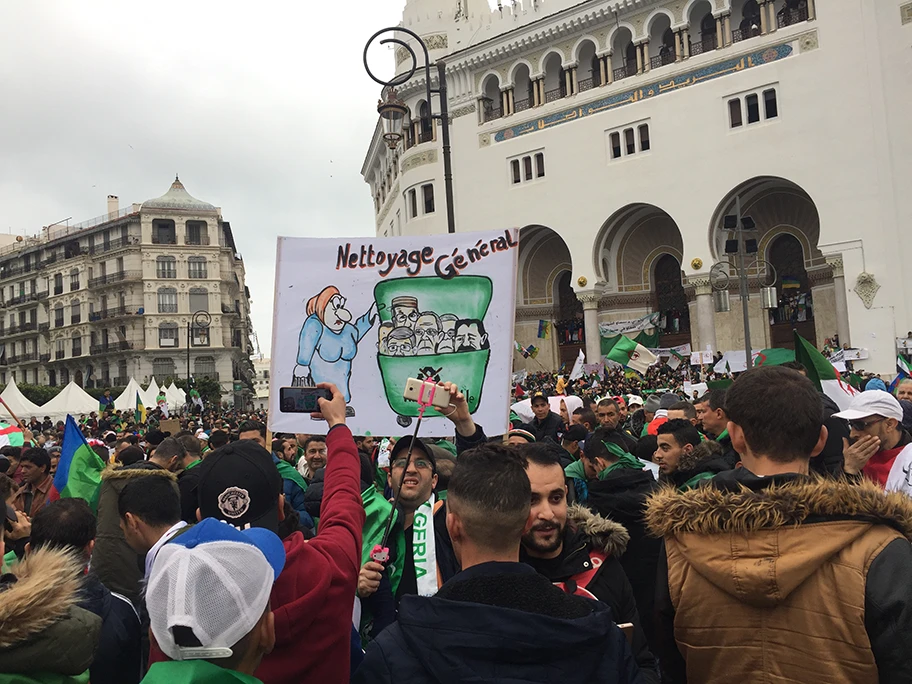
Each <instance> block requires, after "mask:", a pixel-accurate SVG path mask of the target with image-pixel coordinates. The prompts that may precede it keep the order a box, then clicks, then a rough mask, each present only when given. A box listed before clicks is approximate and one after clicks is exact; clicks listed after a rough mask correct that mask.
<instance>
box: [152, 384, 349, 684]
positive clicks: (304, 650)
mask: <svg viewBox="0 0 912 684" xmlns="http://www.w3.org/2000/svg"><path fill="white" fill-rule="evenodd" d="M319 387H321V388H323V389H328V390H330V391H331V392H332V396H333V399H332V401H326V400H325V399H320V400H319V404H320V411H321V413H320V414H314V416H313V417H315V418H318V419H323V420H326V422H327V423H328V424H329V432H328V434H327V436H326V446H327V450H328V452H329V457H328V465H327V466H326V477H325V480H324V482H325V485H324V494H323V505H322V508H321V516H320V532H319V534H318V535H317V536H316V537H314V538H313V539H311V540H310V541H305V540H304V536H303V535H302V534H301V533H300V532H297V531H296V532H293V533H292V534H291V535H289V536H287V537H286V538H285V539H284V540H283V544H284V546H285V558H286V560H285V567H284V569H283V570H282V573H281V574H280V575H279V578H278V579H277V580H276V582H275V585H274V587H273V589H272V595H271V596H270V606H271V608H272V612H273V614H274V616H275V636H276V641H275V648H274V649H273V651H272V653H270V654H268V655H266V656H265V657H264V658H263V661H262V663H261V664H260V666H259V668H257V671H256V676H257V678H259V679H260V680H261V681H262V682H263V683H264V684H299V683H300V682H303V681H308V682H320V683H321V684H347V683H348V681H349V675H350V672H349V671H350V669H351V668H350V666H349V657H350V648H351V635H352V606H353V603H354V599H355V590H356V588H357V584H358V572H359V570H360V569H361V529H362V527H363V526H364V508H363V505H362V503H361V485H360V475H361V461H360V459H359V457H358V449H357V447H356V446H355V442H354V440H353V439H352V434H351V431H350V430H349V429H348V427H346V426H345V397H344V395H343V394H342V393H341V392H340V391H339V390H338V389H337V388H336V387H335V386H334V385H330V384H321V385H319ZM198 468H199V470H200V480H199V488H198V494H199V511H197V515H198V517H199V518H200V519H203V518H207V517H212V518H217V519H219V520H223V521H225V522H227V523H229V524H231V525H234V526H235V527H239V528H241V529H244V528H247V527H262V528H266V529H269V530H272V531H273V532H278V528H279V522H281V521H282V520H283V519H284V514H283V510H284V503H285V502H284V496H283V495H282V480H281V477H279V474H278V471H277V470H276V468H275V465H274V464H273V462H272V456H271V454H270V453H269V452H268V451H266V449H264V448H263V447H261V446H259V445H258V444H257V443H256V442H253V441H249V440H243V441H238V442H234V443H232V444H229V445H226V446H224V447H222V448H221V449H219V452H218V454H216V455H214V456H213V457H212V458H208V459H205V460H204V461H203V463H202V464H201V465H199V466H198ZM163 659H164V658H163V656H161V655H160V651H158V649H157V648H156V647H155V645H154V644H153V655H152V659H151V660H152V662H155V661H156V660H163Z"/></svg>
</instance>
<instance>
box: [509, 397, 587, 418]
mask: <svg viewBox="0 0 912 684" xmlns="http://www.w3.org/2000/svg"><path fill="white" fill-rule="evenodd" d="M561 399H563V400H564V402H565V403H566V404H567V412H568V413H569V414H570V415H571V416H572V415H573V412H574V411H576V409H578V408H582V407H583V400H582V399H581V398H579V397H576V396H568V397H548V403H549V404H551V410H552V411H554V413H556V414H557V415H560V403H561ZM510 408H511V409H513V411H514V412H515V413H516V415H517V416H519V417H520V418H521V419H522V421H523V422H524V423H531V422H532V420H533V419H534V418H535V414H534V413H532V399H531V398H530V399H523V400H522V401H519V402H517V403H515V404H513V406H511V407H510Z"/></svg>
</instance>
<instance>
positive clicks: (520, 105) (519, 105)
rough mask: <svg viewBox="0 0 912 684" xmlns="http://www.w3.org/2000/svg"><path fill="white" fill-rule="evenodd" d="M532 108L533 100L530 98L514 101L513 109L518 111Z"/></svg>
mask: <svg viewBox="0 0 912 684" xmlns="http://www.w3.org/2000/svg"><path fill="white" fill-rule="evenodd" d="M531 108H532V100H530V99H525V100H516V102H514V103H513V111H515V112H517V113H519V112H524V111H526V110H527V109H531Z"/></svg>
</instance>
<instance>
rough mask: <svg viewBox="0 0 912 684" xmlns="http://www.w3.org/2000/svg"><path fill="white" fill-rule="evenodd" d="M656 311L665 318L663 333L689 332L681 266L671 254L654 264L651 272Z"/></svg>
mask: <svg viewBox="0 0 912 684" xmlns="http://www.w3.org/2000/svg"><path fill="white" fill-rule="evenodd" d="M653 273H654V276H653V281H654V282H653V286H654V289H655V296H656V310H657V311H659V312H661V314H662V316H663V317H664V318H665V329H664V330H663V332H665V333H666V334H669V335H674V334H677V333H685V332H689V331H690V309H689V308H688V306H687V294H686V293H685V292H684V285H683V284H682V283H681V264H680V263H679V262H678V260H677V259H675V258H674V257H673V256H672V255H671V254H665V255H664V256H662V257H660V258H659V260H658V261H657V262H656V265H655V270H654V271H653Z"/></svg>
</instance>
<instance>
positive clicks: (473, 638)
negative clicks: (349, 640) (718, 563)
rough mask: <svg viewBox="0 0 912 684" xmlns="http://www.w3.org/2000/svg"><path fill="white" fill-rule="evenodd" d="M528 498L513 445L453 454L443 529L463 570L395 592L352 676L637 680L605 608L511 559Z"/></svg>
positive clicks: (370, 679)
mask: <svg viewBox="0 0 912 684" xmlns="http://www.w3.org/2000/svg"><path fill="white" fill-rule="evenodd" d="M531 496H532V492H531V488H530V485H529V479H528V477H527V476H526V473H525V461H524V459H523V458H522V457H521V456H519V455H518V454H517V453H516V452H515V451H513V450H512V449H509V448H507V447H504V446H501V445H495V444H488V445H484V446H481V447H478V448H476V449H472V450H470V451H467V452H466V453H464V454H462V455H460V456H459V460H458V463H457V465H456V470H455V472H454V473H453V477H452V479H451V480H450V488H449V494H448V497H447V508H448V511H447V529H448V530H449V533H450V537H451V539H452V541H453V547H454V549H455V552H456V555H457V557H458V559H459V561H460V564H461V567H462V568H463V570H462V572H460V573H459V574H458V575H456V576H455V577H453V578H452V579H451V580H449V581H448V582H447V583H446V584H444V585H443V587H441V588H440V590H439V591H438V592H437V595H436V596H432V597H428V598H425V597H419V596H405V597H403V599H402V602H401V603H400V606H399V619H398V622H397V623H396V624H394V625H391V626H390V627H389V628H387V629H386V630H385V631H384V632H382V633H381V634H380V636H379V637H378V638H377V639H376V640H375V641H373V642H372V643H371V644H370V646H368V649H367V653H366V655H365V658H364V663H363V664H362V665H361V667H360V668H359V669H358V671H357V672H356V673H355V675H354V677H353V679H352V681H353V682H355V683H356V684H367V683H370V684H375V683H385V682H409V683H410V684H421V683H423V682H428V683H430V682H441V681H452V682H456V681H468V680H469V679H472V680H475V681H481V680H494V679H497V680H499V681H506V680H507V679H509V680H511V681H523V682H553V681H558V680H560V681H562V682H566V683H567V684H574V683H575V682H580V683H582V682H586V683H588V682H617V683H619V684H628V683H630V682H639V681H641V680H640V675H639V671H638V668H637V665H636V663H635V662H634V660H633V657H632V655H631V653H630V647H629V646H628V645H627V641H626V639H625V638H624V636H623V634H622V633H621V631H620V630H619V629H618V628H617V626H616V625H615V624H614V622H613V620H612V616H611V611H610V610H609V609H608V608H607V607H606V606H604V605H603V604H601V603H599V602H594V601H590V600H587V599H583V598H580V597H577V596H572V595H569V594H567V593H565V592H563V591H561V590H560V589H558V588H557V587H555V586H554V585H553V584H552V583H551V582H550V581H549V580H548V579H547V578H545V577H543V576H541V575H540V574H538V573H537V572H535V570H533V569H532V568H531V567H529V566H528V565H525V564H524V563H520V562H519V547H520V537H521V536H522V533H523V531H524V530H525V529H526V526H527V524H528V523H529V518H530V501H531Z"/></svg>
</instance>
